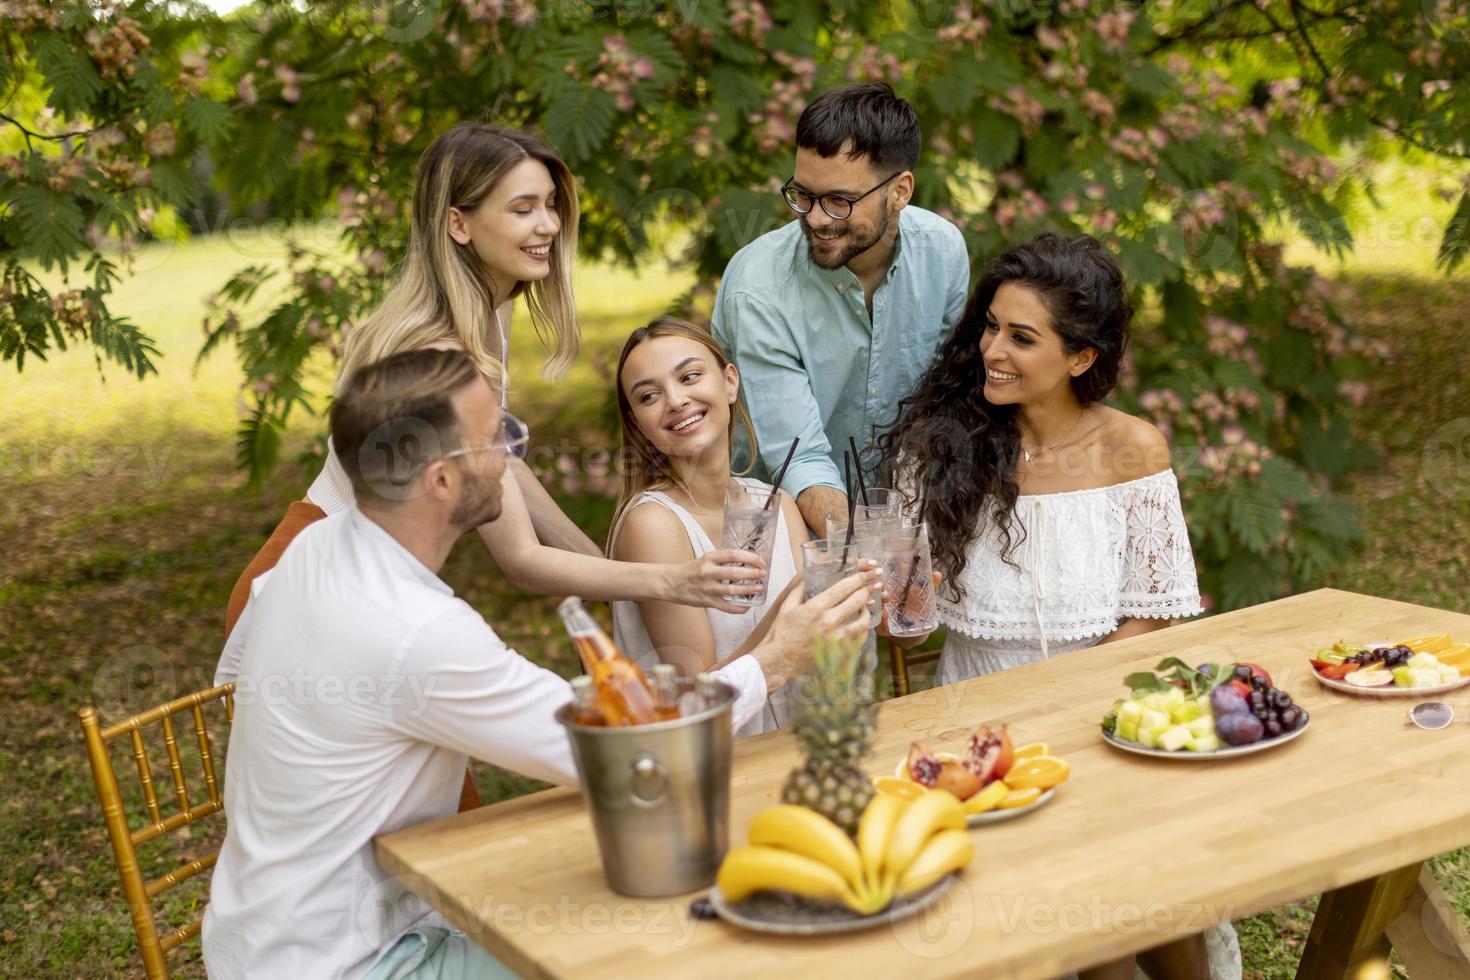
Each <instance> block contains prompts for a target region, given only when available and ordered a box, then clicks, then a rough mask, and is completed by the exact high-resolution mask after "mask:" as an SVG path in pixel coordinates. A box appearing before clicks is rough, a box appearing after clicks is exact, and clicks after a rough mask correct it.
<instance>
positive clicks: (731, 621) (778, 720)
mask: <svg viewBox="0 0 1470 980" xmlns="http://www.w3.org/2000/svg"><path fill="white" fill-rule="evenodd" d="M736 482H738V483H741V484H743V485H745V486H747V487H751V488H752V489H755V490H763V491H765V492H766V493H769V492H770V490H771V487H770V484H767V483H762V482H760V481H759V480H751V479H745V478H740V477H737V478H736ZM649 503H652V504H659V505H662V506H664V507H666V508H668V509H669V510H670V511H672V512H673V513H674V516H675V517H677V518H679V523H680V524H682V525H684V533H685V534H687V535H688V536H689V546H690V547H691V548H692V549H693V550H694V557H695V558H699V557H701V556H703V555H704V554H706V553H707V552H710V551H715V550H716V548H715V543H714V542H713V541H711V540H710V537H709V535H708V534H706V533H705V531H704V528H703V527H701V526H700V524H699V521H697V520H695V518H694V515H693V514H691V513H689V511H687V510H686V509H684V507H682V506H681V505H679V504H677V503H675V502H674V500H673V498H672V497H670V496H669V495H668V494H665V493H661V492H659V491H657V490H645V491H644V492H643V494H642V495H640V496H639V497H638V499H637V500H636V501H635V502H634V504H633V507H631V508H629V510H633V509H635V508H638V507H641V506H644V505H645V504H649ZM795 577H796V563H795V562H794V561H793V560H792V557H791V537H790V534H789V533H788V532H787V529H786V521H785V518H784V516H783V518H782V519H781V520H778V521H777V522H776V544H775V547H774V549H773V550H772V552H771V575H770V586H769V587H768V588H767V589H766V601H765V602H764V603H763V604H761V605H759V606H753V607H751V608H750V610H749V611H747V612H743V613H739V614H736V613H726V612H720V611H719V610H718V609H706V610H705V614H706V615H707V616H708V617H709V626H710V631H711V632H712V633H713V634H714V638H715V660H716V662H718V661H721V660H724V659H725V658H726V657H728V656H730V655H731V654H732V653H734V652H735V651H736V650H738V649H739V648H740V644H742V643H744V642H745V638H746V637H748V636H749V635H750V633H751V631H752V630H754V629H755V628H756V626H758V625H760V621H761V620H762V619H763V618H764V617H765V615H766V614H767V613H768V612H770V611H771V610H772V609H773V608H775V606H776V602H777V599H779V598H780V595H781V592H782V590H783V589H785V588H786V586H787V584H788V583H790V581H791V580H792V579H793V578H795ZM612 610H613V640H614V642H616V643H617V645H618V649H620V650H622V651H623V652H624V653H626V654H627V655H628V656H630V657H632V658H633V659H634V660H636V661H638V666H640V667H642V668H643V669H644V671H650V670H652V669H653V667H654V665H655V664H657V663H659V656H658V651H656V650H655V649H654V647H653V640H652V639H650V638H649V635H648V629H647V627H645V626H644V625H643V614H642V613H641V612H640V611H639V610H638V603H636V602H614V603H612ZM786 696H787V692H786V688H784V687H783V688H781V689H780V690H777V691H773V692H772V693H771V696H770V697H769V698H768V699H767V700H766V708H765V711H764V712H762V713H761V714H760V715H757V716H756V717H755V718H752V719H751V720H750V721H749V722H747V723H746V724H744V725H742V726H741V727H740V728H738V729H736V731H735V737H736V738H744V737H745V736H747V735H759V734H760V733H761V732H769V731H774V730H775V729H777V728H781V727H784V726H785V724H786V721H787V704H786Z"/></svg>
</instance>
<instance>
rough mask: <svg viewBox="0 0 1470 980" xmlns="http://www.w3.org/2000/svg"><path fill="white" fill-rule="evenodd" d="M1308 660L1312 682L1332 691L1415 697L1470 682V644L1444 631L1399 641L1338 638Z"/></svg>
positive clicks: (1371, 695) (1454, 687)
mask: <svg viewBox="0 0 1470 980" xmlns="http://www.w3.org/2000/svg"><path fill="white" fill-rule="evenodd" d="M1311 664H1312V675H1313V676H1314V677H1316V678H1317V682H1318V683H1319V684H1321V685H1322V686H1323V687H1328V688H1331V689H1332V690H1334V691H1342V692H1344V693H1346V694H1359V695H1364V696H1366V697H1389V698H1392V697H1414V698H1417V697H1423V696H1425V695H1429V694H1443V693H1445V692H1447V691H1453V690H1456V689H1458V688H1462V687H1464V686H1466V685H1467V684H1470V643H1455V642H1453V641H1452V640H1451V638H1450V635H1449V634H1448V633H1438V634H1435V635H1433V636H1416V637H1414V638H1413V639H1409V640H1404V641H1403V642H1402V643H1346V642H1343V641H1341V640H1339V641H1338V642H1337V643H1334V644H1333V645H1332V646H1330V647H1325V648H1323V649H1321V650H1318V651H1317V655H1316V656H1315V657H1312V658H1311Z"/></svg>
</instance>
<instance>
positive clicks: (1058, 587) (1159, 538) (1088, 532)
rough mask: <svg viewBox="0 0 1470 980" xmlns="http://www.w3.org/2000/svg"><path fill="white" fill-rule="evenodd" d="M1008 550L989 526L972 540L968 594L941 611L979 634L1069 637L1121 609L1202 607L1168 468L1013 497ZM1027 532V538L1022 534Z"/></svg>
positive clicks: (1151, 611)
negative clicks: (1008, 554) (1007, 554)
mask: <svg viewBox="0 0 1470 980" xmlns="http://www.w3.org/2000/svg"><path fill="white" fill-rule="evenodd" d="M1013 522H1014V523H1013V527H1012V540H1013V541H1015V540H1021V541H1023V544H1022V546H1021V547H1019V548H1018V549H1016V550H1015V552H1014V554H1013V555H1012V557H1013V559H1014V560H1015V562H1016V564H1017V565H1018V566H1019V568H1016V567H1013V566H1011V565H1009V564H1007V563H1005V562H1004V561H1002V560H1001V558H1000V554H999V552H1000V542H999V535H998V534H996V533H995V531H994V529H993V528H987V529H986V530H985V531H983V532H982V533H981V534H980V535H978V536H977V537H976V540H975V541H974V542H972V543H971V545H970V548H969V555H968V559H969V560H968V563H967V565H966V568H965V572H964V574H963V575H962V576H961V580H960V581H961V583H962V584H963V585H964V588H965V598H964V600H963V601H956V600H954V599H953V598H948V599H946V598H941V599H940V602H939V606H940V618H941V620H942V621H943V622H944V624H945V625H946V626H948V627H949V628H951V629H953V630H957V631H958V632H960V633H962V634H964V635H966V636H970V637H973V638H975V639H983V640H1001V641H1015V640H1042V639H1044V640H1046V641H1047V642H1058V643H1065V642H1070V641H1075V640H1080V639H1085V638H1088V637H1095V636H1104V635H1106V634H1108V633H1111V632H1112V631H1113V630H1114V629H1116V628H1117V625H1118V621H1119V620H1120V619H1124V618H1152V619H1179V618H1184V617H1187V616H1194V615H1197V614H1199V613H1200V612H1201V611H1203V610H1202V606H1201V604H1200V595H1199V583H1198V580H1197V577H1196V575H1195V568H1194V554H1193V552H1192V550H1191V549H1190V544H1189V531H1188V529H1187V528H1186V526H1185V524H1184V512H1183V508H1182V507H1181V505H1180V501H1179V485H1178V481H1177V480H1176V478H1175V476H1174V473H1173V472H1172V471H1171V470H1164V471H1162V472H1160V473H1156V474H1153V475H1152V476H1147V477H1143V478H1142V479H1138V480H1130V481H1128V482H1126V483H1119V484H1116V485H1114V486H1110V487H1100V488H1097V489H1095V490H1079V491H1069V492H1065V493H1057V494H1039V495H1032V496H1024V497H1021V498H1019V499H1018V500H1017V503H1016V511H1015V514H1014V515H1013ZM1022 534H1024V538H1023V537H1021V535H1022Z"/></svg>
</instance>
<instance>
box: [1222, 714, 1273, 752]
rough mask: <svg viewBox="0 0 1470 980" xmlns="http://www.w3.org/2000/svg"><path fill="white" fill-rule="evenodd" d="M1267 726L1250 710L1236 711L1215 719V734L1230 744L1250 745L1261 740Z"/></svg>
mask: <svg viewBox="0 0 1470 980" xmlns="http://www.w3.org/2000/svg"><path fill="white" fill-rule="evenodd" d="M1265 731H1266V726H1265V725H1264V724H1263V723H1262V722H1261V720H1260V719H1259V718H1257V717H1256V716H1255V715H1253V714H1250V713H1248V712H1244V711H1242V712H1236V713H1234V714H1228V715H1225V716H1223V717H1219V718H1216V719H1215V734H1217V735H1219V736H1220V740H1221V741H1222V742H1225V743H1227V744H1229V745H1249V744H1251V743H1252V742H1259V741H1260V740H1261V736H1262V735H1263V734H1265Z"/></svg>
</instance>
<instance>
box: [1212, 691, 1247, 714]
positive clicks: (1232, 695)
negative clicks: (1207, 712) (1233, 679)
mask: <svg viewBox="0 0 1470 980" xmlns="http://www.w3.org/2000/svg"><path fill="white" fill-rule="evenodd" d="M1210 706H1211V707H1212V708H1214V709H1215V717H1217V718H1219V717H1221V716H1222V715H1236V714H1242V713H1244V712H1246V711H1248V710H1250V705H1248V704H1246V700H1245V698H1244V697H1243V696H1242V695H1241V693H1240V692H1239V691H1237V690H1236V689H1235V688H1233V687H1231V686H1230V685H1229V684H1225V685H1222V686H1221V687H1217V688H1215V689H1214V690H1213V691H1211V692H1210Z"/></svg>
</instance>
